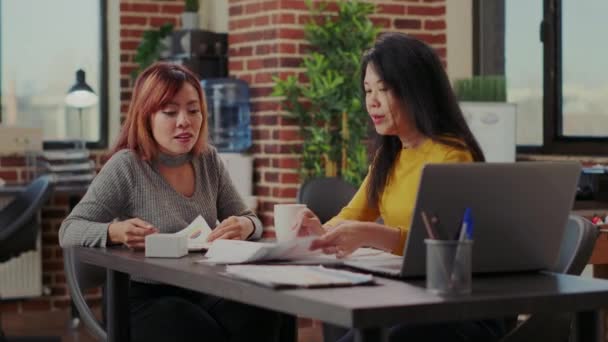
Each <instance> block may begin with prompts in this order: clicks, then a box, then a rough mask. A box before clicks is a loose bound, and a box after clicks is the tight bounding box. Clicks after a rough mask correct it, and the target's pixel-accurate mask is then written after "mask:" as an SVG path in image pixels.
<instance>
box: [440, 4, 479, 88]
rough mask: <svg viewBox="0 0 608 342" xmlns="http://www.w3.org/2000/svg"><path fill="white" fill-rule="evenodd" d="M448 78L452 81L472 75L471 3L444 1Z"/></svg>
mask: <svg viewBox="0 0 608 342" xmlns="http://www.w3.org/2000/svg"><path fill="white" fill-rule="evenodd" d="M446 26H447V33H446V34H447V62H448V76H449V77H450V80H452V81H454V80H456V79H459V78H468V77H471V76H472V75H473V2H472V0H450V1H446Z"/></svg>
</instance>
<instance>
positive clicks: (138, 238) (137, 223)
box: [108, 218, 158, 249]
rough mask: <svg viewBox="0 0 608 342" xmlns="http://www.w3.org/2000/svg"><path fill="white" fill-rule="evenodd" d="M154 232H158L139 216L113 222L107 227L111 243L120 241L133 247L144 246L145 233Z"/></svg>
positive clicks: (140, 247)
mask: <svg viewBox="0 0 608 342" xmlns="http://www.w3.org/2000/svg"><path fill="white" fill-rule="evenodd" d="M154 233H158V229H156V228H154V226H152V225H151V224H149V223H148V222H146V221H144V220H142V219H139V218H132V219H128V220H124V221H120V222H114V223H111V224H110V226H109V227H108V238H109V239H110V242H111V243H122V244H124V245H126V246H127V247H129V248H133V249H143V248H145V243H146V240H145V239H146V235H150V234H154Z"/></svg>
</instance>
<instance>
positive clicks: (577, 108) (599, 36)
mask: <svg viewBox="0 0 608 342" xmlns="http://www.w3.org/2000/svg"><path fill="white" fill-rule="evenodd" d="M606 13H608V1H606V0H585V1H575V0H562V74H563V76H562V81H563V87H562V91H563V93H562V96H563V109H562V112H563V119H564V124H563V127H562V133H563V135H564V136H579V137H582V136H586V137H590V136H591V137H607V136H608V68H607V66H608V62H606V56H608V46H607V45H606V43H605V42H606V33H607V32H608V21H606Z"/></svg>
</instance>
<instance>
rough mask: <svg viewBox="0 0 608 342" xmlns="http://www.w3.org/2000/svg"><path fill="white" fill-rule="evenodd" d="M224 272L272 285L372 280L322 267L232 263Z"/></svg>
mask: <svg viewBox="0 0 608 342" xmlns="http://www.w3.org/2000/svg"><path fill="white" fill-rule="evenodd" d="M226 274H227V275H229V276H233V277H236V278H239V279H243V280H247V281H251V282H254V283H256V284H260V285H264V286H268V287H273V288H292V287H307V288H314V287H330V286H354V285H363V284H372V283H374V278H373V276H371V275H369V274H359V273H354V272H349V271H344V270H336V269H330V268H325V267H323V266H294V265H289V266H288V265H232V266H226Z"/></svg>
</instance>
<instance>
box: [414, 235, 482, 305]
mask: <svg viewBox="0 0 608 342" xmlns="http://www.w3.org/2000/svg"><path fill="white" fill-rule="evenodd" d="M424 243H425V245H426V288H427V290H428V291H431V292H433V293H437V294H441V295H459V294H467V293H471V261H472V250H473V241H472V240H464V241H457V240H433V239H426V240H424Z"/></svg>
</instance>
